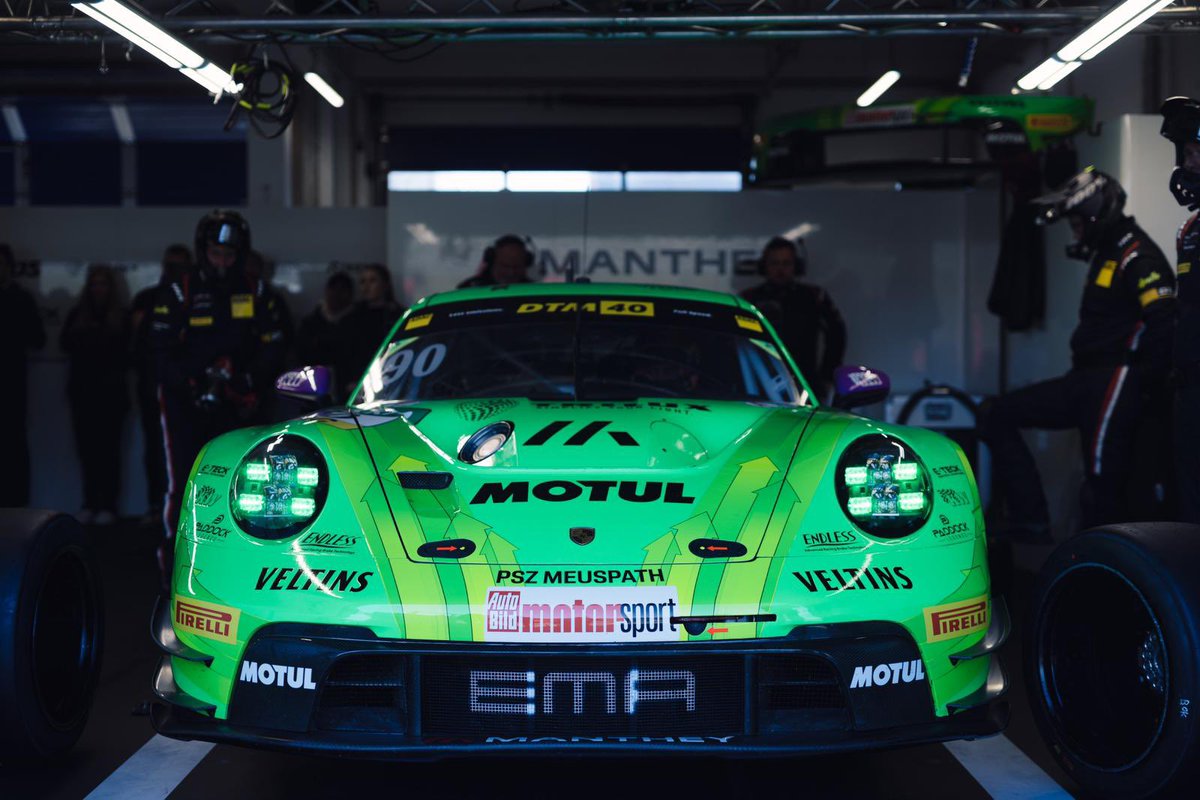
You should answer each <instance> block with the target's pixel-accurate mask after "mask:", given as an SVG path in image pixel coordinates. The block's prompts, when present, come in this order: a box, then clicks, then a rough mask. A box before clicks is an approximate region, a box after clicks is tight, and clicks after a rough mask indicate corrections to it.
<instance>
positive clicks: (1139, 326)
mask: <svg viewBox="0 0 1200 800" xmlns="http://www.w3.org/2000/svg"><path fill="white" fill-rule="evenodd" d="M1033 202H1034V204H1035V207H1036V210H1037V212H1038V221H1039V222H1040V223H1042V224H1048V223H1053V222H1057V221H1058V220H1060V219H1063V218H1064V217H1065V218H1066V219H1067V221H1068V222H1069V223H1070V225H1071V229H1072V231H1073V232H1074V235H1075V241H1074V242H1073V243H1072V244H1071V245H1069V246H1068V247H1067V255H1068V256H1069V257H1070V258H1074V259H1079V260H1082V261H1086V262H1087V264H1088V270H1087V275H1086V277H1085V279H1084V287H1083V299H1082V301H1081V303H1080V306H1079V324H1078V325H1076V327H1075V332H1074V333H1073V334H1072V335H1071V370H1070V371H1069V372H1068V373H1067V374H1065V375H1063V376H1061V377H1058V378H1053V379H1051V380H1047V381H1041V382H1040V383H1035V384H1032V385H1030V386H1026V387H1024V388H1023V389H1018V390H1016V391H1014V392H1010V393H1008V394H1006V395H1002V396H1001V397H998V398H996V399H995V400H993V401H990V402H989V403H986V404H985V405H984V407H983V408H982V409H981V410H980V435H981V437H982V439H983V440H984V441H985V442H986V443H987V445H988V447H989V448H991V453H992V463H993V465H994V474H995V477H996V483H997V488H999V489H1000V490H1001V493H1002V494H1003V496H1004V497H1005V498H1006V499H1007V502H1008V519H1007V525H1005V526H1004V528H1005V530H1002V531H999V532H998V533H999V535H1001V536H1006V537H1007V538H1010V539H1014V540H1024V541H1029V542H1034V543H1044V544H1049V543H1050V542H1051V541H1052V539H1051V537H1050V529H1049V512H1048V510H1047V507H1046V496H1045V493H1044V492H1043V490H1042V485H1041V481H1040V480H1039V477H1038V472H1037V467H1036V466H1035V465H1034V461H1033V456H1032V454H1031V453H1030V452H1029V448H1028V447H1026V445H1025V442H1024V440H1023V439H1022V438H1021V435H1020V431H1021V429H1023V428H1042V429H1049V430H1063V429H1069V428H1077V429H1078V430H1079V434H1080V440H1081V445H1082V449H1083V463H1084V475H1085V482H1084V486H1083V491H1082V495H1081V498H1080V499H1081V506H1082V512H1083V513H1082V523H1083V526H1084V527H1090V526H1093V525H1097V524H1101V523H1110V522H1120V521H1122V518H1123V499H1124V497H1125V483H1126V480H1127V478H1128V477H1129V462H1130V455H1131V453H1132V450H1133V445H1134V435H1135V432H1136V428H1137V424H1138V418H1139V414H1140V413H1141V411H1142V409H1143V405H1144V402H1143V395H1144V394H1146V393H1149V392H1150V391H1151V390H1153V388H1154V384H1155V382H1156V381H1157V382H1161V381H1162V379H1163V376H1164V375H1165V371H1166V367H1167V364H1168V362H1169V358H1170V338H1171V327H1172V325H1173V323H1174V312H1175V274H1174V272H1173V271H1172V270H1171V267H1170V265H1169V264H1168V263H1167V260H1166V258H1165V257H1164V256H1163V253H1162V251H1161V250H1159V248H1158V247H1157V246H1156V245H1155V244H1154V242H1152V241H1151V240H1150V237H1149V236H1147V235H1146V233H1145V231H1143V230H1142V229H1141V228H1139V227H1138V225H1137V223H1136V222H1135V221H1134V219H1133V217H1129V216H1126V215H1125V213H1124V211H1123V209H1124V207H1125V191H1124V190H1123V189H1122V188H1121V186H1120V184H1118V183H1117V181H1116V180H1115V179H1113V178H1112V177H1110V176H1109V175H1106V174H1104V173H1103V172H1097V171H1095V170H1094V169H1092V168H1090V167H1089V168H1088V169H1087V170H1085V171H1083V172H1081V173H1080V174H1078V175H1076V176H1075V177H1074V178H1072V179H1071V180H1070V181H1068V182H1067V184H1066V185H1065V186H1064V187H1063V188H1062V189H1060V190H1059V191H1057V192H1053V193H1051V194H1048V195H1044V196H1042V197H1039V198H1037V199H1036V200H1034V201H1033Z"/></svg>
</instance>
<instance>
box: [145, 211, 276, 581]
mask: <svg viewBox="0 0 1200 800" xmlns="http://www.w3.org/2000/svg"><path fill="white" fill-rule="evenodd" d="M249 252H250V226H249V225H248V224H247V223H246V220H244V219H243V218H242V217H241V216H240V215H239V214H237V213H235V212H233V211H219V210H218V211H213V212H212V213H209V214H206V215H205V216H204V217H202V218H201V219H200V222H199V224H198V225H197V226H196V264H195V267H193V268H192V269H190V270H188V271H186V272H185V273H183V274H182V275H181V276H179V277H178V278H176V279H174V280H172V281H170V282H169V283H164V284H162V285H161V287H160V289H159V292H158V297H157V299H156V301H155V304H154V309H153V316H152V318H151V336H152V339H153V342H154V346H155V352H156V355H157V372H158V383H159V388H158V392H159V406H160V408H161V410H162V418H163V439H164V446H165V450H166V463H167V494H166V497H165V498H164V504H163V523H164V526H165V533H166V542H164V544H163V546H162V547H161V548H160V550H159V566H160V567H161V568H162V570H163V578H164V580H165V581H169V580H170V570H171V561H172V555H173V552H174V549H173V548H174V535H175V529H176V527H177V526H178V524H179V512H180V505H181V500H182V493H183V487H184V483H185V482H186V480H187V475H188V472H189V471H190V470H191V468H192V462H194V461H195V459H196V456H197V455H198V454H199V452H200V449H201V448H202V447H203V446H204V444H205V443H206V442H207V441H208V440H209V439H211V438H212V437H214V436H216V435H218V434H220V433H223V432H225V431H228V430H231V429H232V428H235V427H237V426H238V425H239V424H245V423H246V422H247V421H248V420H249V419H250V417H251V415H253V414H254V413H255V411H256V407H257V405H258V399H257V393H260V392H267V391H270V390H271V386H272V380H273V378H274V375H271V374H269V372H270V369H271V365H273V364H277V363H279V358H280V357H279V354H278V353H275V352H274V350H275V349H277V348H280V347H282V346H283V344H284V335H283V332H282V331H281V330H278V317H277V315H274V314H272V313H271V312H270V310H269V309H268V308H267V303H266V298H267V296H268V293H267V287H266V286H265V284H264V283H263V280H262V279H261V278H255V277H251V276H250V275H248V274H247V272H246V258H247V256H248V254H249Z"/></svg>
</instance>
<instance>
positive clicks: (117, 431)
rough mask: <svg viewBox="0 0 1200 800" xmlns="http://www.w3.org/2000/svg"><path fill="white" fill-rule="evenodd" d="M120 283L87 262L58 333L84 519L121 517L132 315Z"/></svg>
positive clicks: (114, 275)
mask: <svg viewBox="0 0 1200 800" xmlns="http://www.w3.org/2000/svg"><path fill="white" fill-rule="evenodd" d="M117 289H118V287H117V273H116V271H115V270H114V269H113V268H112V267H110V266H109V265H107V264H91V265H89V266H88V270H87V280H86V282H85V283H84V287H83V295H82V296H81V297H80V298H79V302H78V303H76V304H75V306H74V307H73V308H72V309H71V311H70V312H69V313H68V314H67V319H66V322H64V323H63V328H62V333H61V334H60V336H59V339H58V342H59V347H60V348H61V349H62V351H63V353H64V354H65V355H66V356H67V402H68V405H69V406H70V408H71V427H72V429H73V430H74V434H75V450H76V452H77V453H78V454H79V463H80V465H81V466H82V467H83V509H82V510H81V511H80V512H79V514H77V515H76V517H77V519H78V520H79V521H80V522H82V523H84V524H85V525H86V524H89V523H95V524H96V525H112V524H113V523H114V522H116V521H117V517H116V513H117V494H118V490H119V489H120V478H121V429H122V428H123V427H124V421H125V412H126V411H127V410H128V408H129V389H128V383H127V377H126V376H127V373H126V372H125V370H126V369H127V368H128V367H129V361H128V358H129V320H128V319H126V314H125V308H124V306H123V305H122V303H121V299H120V296H119V294H118V291H117Z"/></svg>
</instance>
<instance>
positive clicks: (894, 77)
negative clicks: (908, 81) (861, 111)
mask: <svg viewBox="0 0 1200 800" xmlns="http://www.w3.org/2000/svg"><path fill="white" fill-rule="evenodd" d="M898 80H900V73H899V72H898V71H896V70H894V69H889V70H888V71H887V72H885V73H883V74H882V75H880V76H879V80H877V81H875V83H873V84H871V88H870V89H867V90H866V91H865V92H863V93H862V94H860V95H859V96H858V100H856V101H855V102H857V103H858V106H859V108H866V107H867V106H869V105H871V104H872V103H874V102H875V101H876V100H878V99H879V98H880V96H881V95H882V94H883V93H884V92H886V91H887V90H888V89H890V88H892V85H893V84H895V83H896V81H898Z"/></svg>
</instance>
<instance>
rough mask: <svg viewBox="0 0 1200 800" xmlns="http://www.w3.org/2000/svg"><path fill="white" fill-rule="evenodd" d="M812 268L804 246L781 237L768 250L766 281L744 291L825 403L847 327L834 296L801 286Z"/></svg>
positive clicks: (763, 266)
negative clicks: (802, 280) (809, 268)
mask: <svg viewBox="0 0 1200 800" xmlns="http://www.w3.org/2000/svg"><path fill="white" fill-rule="evenodd" d="M807 267H808V252H807V250H806V249H805V247H804V241H803V240H801V241H799V242H793V241H792V240H791V239H785V238H784V237H782V236H776V237H775V238H774V239H772V240H771V241H769V242H767V246H766V247H764V248H763V251H762V257H761V258H760V259H759V261H758V270H759V272H760V273H761V274H762V275H763V276H764V277H766V281H764V282H763V283H761V284H759V285H758V286H755V287H753V288H751V289H747V290H746V291H744V292H742V297H743V298H745V299H746V300H749V301H750V302H751V303H753V304H754V306H755V307H756V308H757V309H758V310H759V311H761V312H762V314H763V316H764V317H766V318H767V320H768V321H769V322H770V323H771V326H772V327H774V328H775V331H776V333H778V334H779V338H780V339H782V340H783V343H784V345H786V346H787V349H788V350H789V351H790V352H791V354H792V358H793V359H795V360H796V366H798V367H799V368H800V372H801V374H803V375H804V377H805V378H806V379H807V380H808V382H809V383H810V384H811V385H812V387H813V391H815V392H816V393H817V396H818V397H819V398H821V399H824V398H825V397H826V396H827V394H828V392H829V389H830V387H831V386H832V385H833V371H834V369H835V368H836V367H837V366H838V365H839V364H841V363H842V359H843V358H845V356H846V323H845V322H843V321H842V315H841V314H840V313H838V310H837V306H835V305H834V304H833V298H831V297H830V296H829V292H827V291H825V290H824V289H822V288H821V287H819V286H813V285H812V284H809V283H802V282H801V281H799V280H798V278H802V277H804V273H805V271H806V270H807Z"/></svg>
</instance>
